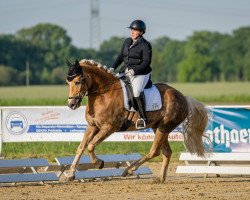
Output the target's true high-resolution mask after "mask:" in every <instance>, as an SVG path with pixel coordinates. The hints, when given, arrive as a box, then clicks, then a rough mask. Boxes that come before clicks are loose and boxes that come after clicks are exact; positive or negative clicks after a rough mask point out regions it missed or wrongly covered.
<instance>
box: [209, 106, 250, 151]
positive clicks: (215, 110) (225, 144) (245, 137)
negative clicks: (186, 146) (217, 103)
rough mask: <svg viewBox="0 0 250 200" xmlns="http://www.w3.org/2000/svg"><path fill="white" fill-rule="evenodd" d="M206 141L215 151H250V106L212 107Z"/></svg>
mask: <svg viewBox="0 0 250 200" xmlns="http://www.w3.org/2000/svg"><path fill="white" fill-rule="evenodd" d="M209 118H210V120H209V124H208V127H207V131H206V135H207V136H208V140H206V143H207V144H208V145H210V146H212V148H213V151H214V152H250V123H249V122H250V107H249V106H245V107H242V106H239V107H210V108H209Z"/></svg>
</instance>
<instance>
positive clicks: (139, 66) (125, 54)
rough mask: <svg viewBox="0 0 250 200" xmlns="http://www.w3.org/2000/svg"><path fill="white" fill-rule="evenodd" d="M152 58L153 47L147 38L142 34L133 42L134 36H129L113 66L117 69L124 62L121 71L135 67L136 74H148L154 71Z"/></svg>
mask: <svg viewBox="0 0 250 200" xmlns="http://www.w3.org/2000/svg"><path fill="white" fill-rule="evenodd" d="M151 58H152V47H151V44H150V43H149V42H148V41H147V40H145V39H144V38H143V37H142V36H141V37H139V38H138V39H137V41H136V42H135V43H134V44H133V40H132V38H127V39H126V40H125V41H124V43H123V46H122V49H121V51H120V53H119V55H118V56H117V58H116V60H115V62H114V64H113V65H112V67H113V68H114V69H116V68H117V67H118V66H119V65H120V64H121V63H122V62H123V63H124V65H123V67H122V68H121V69H120V70H119V73H124V72H125V69H126V68H128V69H133V70H134V72H135V75H146V74H149V73H150V72H151V71H152V69H151V67H150V64H151Z"/></svg>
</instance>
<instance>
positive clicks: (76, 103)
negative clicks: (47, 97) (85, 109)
mask: <svg viewBox="0 0 250 200" xmlns="http://www.w3.org/2000/svg"><path fill="white" fill-rule="evenodd" d="M80 105H81V99H68V107H69V108H70V109H72V110H75V109H77V108H79V107H80Z"/></svg>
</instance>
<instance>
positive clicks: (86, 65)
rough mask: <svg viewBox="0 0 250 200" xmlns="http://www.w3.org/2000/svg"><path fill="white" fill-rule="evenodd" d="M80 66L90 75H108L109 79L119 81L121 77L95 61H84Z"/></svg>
mask: <svg viewBox="0 0 250 200" xmlns="http://www.w3.org/2000/svg"><path fill="white" fill-rule="evenodd" d="M79 64H80V66H81V67H82V68H83V70H84V71H86V72H89V73H94V74H100V73H101V74H103V73H104V74H105V75H108V76H109V77H112V78H115V79H118V78H119V77H118V76H117V75H116V73H114V72H113V71H112V70H110V69H109V68H108V67H107V66H105V65H102V64H101V63H98V62H96V61H94V60H87V59H82V60H81V61H80V62H79Z"/></svg>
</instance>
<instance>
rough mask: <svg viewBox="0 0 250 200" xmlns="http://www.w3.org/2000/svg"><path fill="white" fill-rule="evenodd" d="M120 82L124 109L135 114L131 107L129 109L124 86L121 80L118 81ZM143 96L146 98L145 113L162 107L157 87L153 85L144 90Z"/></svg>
mask: <svg viewBox="0 0 250 200" xmlns="http://www.w3.org/2000/svg"><path fill="white" fill-rule="evenodd" d="M120 82H121V85H122V91H123V98H124V107H125V109H126V110H128V111H133V112H135V111H136V110H135V109H134V108H133V107H132V108H131V109H129V104H128V95H127V91H126V88H125V84H124V82H123V81H122V80H120ZM144 95H145V98H146V111H156V110H160V109H161V107H162V100H161V95H160V92H159V90H158V89H157V87H155V85H153V86H152V87H150V88H148V89H144Z"/></svg>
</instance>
